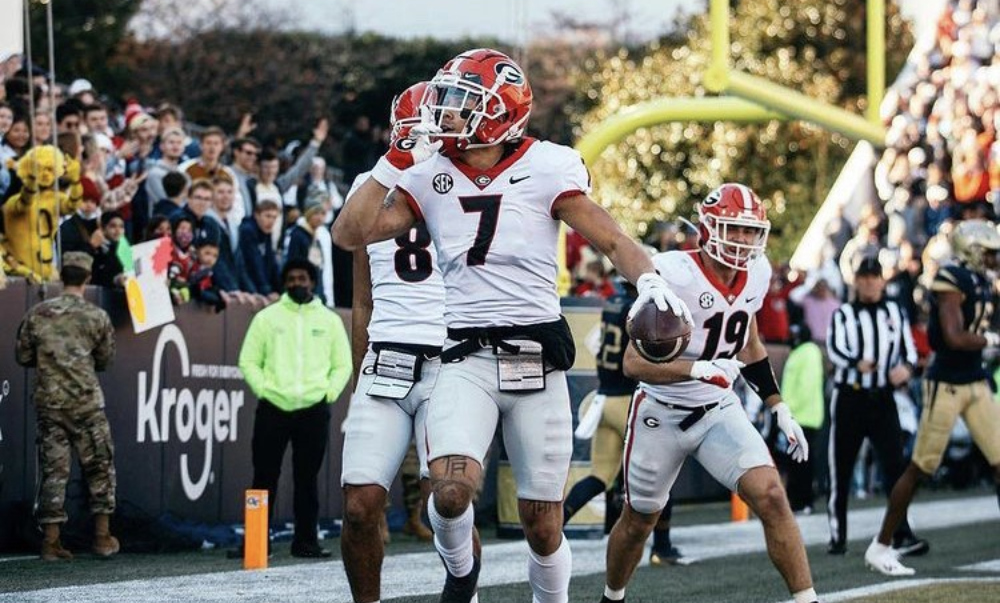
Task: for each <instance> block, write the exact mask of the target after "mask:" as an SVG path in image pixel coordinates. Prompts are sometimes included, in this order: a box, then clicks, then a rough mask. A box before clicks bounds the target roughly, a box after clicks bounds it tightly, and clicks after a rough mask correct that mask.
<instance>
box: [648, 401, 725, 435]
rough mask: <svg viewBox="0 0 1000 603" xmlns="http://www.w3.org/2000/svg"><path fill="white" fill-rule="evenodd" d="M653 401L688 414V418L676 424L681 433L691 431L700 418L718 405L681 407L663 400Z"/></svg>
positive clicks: (711, 403)
mask: <svg viewBox="0 0 1000 603" xmlns="http://www.w3.org/2000/svg"><path fill="white" fill-rule="evenodd" d="M653 400H654V401H656V402H657V403H659V404H662V405H664V406H666V407H667V408H669V409H670V410H680V411H682V412H686V413H688V416H686V417H684V420H682V421H681V422H680V423H678V424H677V426H678V427H680V428H681V431H687V430H688V429H691V427H692V426H693V425H694V424H695V423H697V422H698V421H700V420H701V418H702V417H704V416H705V415H706V414H708V411H710V410H712V409H713V408H715V407H716V406H718V405H719V403H718V402H710V403H708V404H703V405H701V406H681V405H680V404H672V403H670V402H664V401H663V400H658V399H656V398H653Z"/></svg>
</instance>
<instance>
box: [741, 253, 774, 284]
mask: <svg viewBox="0 0 1000 603" xmlns="http://www.w3.org/2000/svg"><path fill="white" fill-rule="evenodd" d="M773 272H774V269H773V268H771V262H770V261H769V260H768V259H767V258H766V257H765V256H763V255H762V256H760V257H758V258H757V259H756V260H754V261H753V263H752V264H750V266H748V267H747V277H748V280H749V281H750V283H751V284H752V285H753V286H754V287H757V288H762V289H763V290H764V291H767V290H768V289H769V288H770V287H771V274H772V273H773Z"/></svg>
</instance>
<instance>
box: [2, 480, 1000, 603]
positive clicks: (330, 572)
mask: <svg viewBox="0 0 1000 603" xmlns="http://www.w3.org/2000/svg"><path fill="white" fill-rule="evenodd" d="M882 513H883V509H882V508H875V509H862V510H856V511H851V512H850V515H849V522H850V524H849V525H850V533H851V534H852V535H853V536H854V538H855V539H856V541H855V542H854V544H853V546H854V547H856V548H857V549H858V552H860V551H862V550H863V548H864V547H865V546H866V544H867V542H868V539H869V538H870V537H871V536H872V535H873V534H874V533H875V532H876V530H877V529H878V524H879V522H880V521H881V518H882ZM910 520H911V522H912V524H913V526H914V528H915V529H916V530H917V531H918V533H919V530H929V529H934V528H944V527H949V526H957V525H963V524H971V523H981V522H995V521H996V520H997V503H996V497H994V496H982V497H975V498H966V499H956V500H947V501H935V502H926V503H916V504H914V505H912V506H911V507H910ZM799 525H800V526H801V529H802V534H803V537H804V538H805V541H806V543H807V544H809V545H813V544H821V543H825V542H826V541H827V540H828V539H829V530H828V528H827V522H826V515H825V514H819V515H813V516H809V517H800V518H799ZM672 539H673V542H674V544H676V545H677V546H678V547H680V548H681V550H682V551H683V552H684V554H685V555H687V556H690V557H694V558H697V559H707V558H714V557H724V556H729V555H738V554H743V553H753V552H763V551H764V536H763V530H762V529H761V526H760V523H759V522H756V521H750V522H747V523H742V524H730V523H723V524H710V525H698V526H689V527H679V528H675V529H674V531H673V534H672ZM570 545H571V547H572V549H573V575H574V576H583V575H590V574H599V573H602V572H603V571H604V552H605V546H606V540H573V541H570ZM390 550H391V549H390ZM526 559H527V544H525V543H524V542H523V541H519V542H504V543H496V544H489V545H486V546H484V547H483V570H482V574H481V576H480V581H479V583H480V585H481V586H492V585H499V584H514V583H520V582H526V581H527V579H528V576H527V563H526ZM857 563H861V560H860V555H859V556H858V560H857ZM382 576H383V578H382V593H383V595H384V597H383V599H384V600H387V599H392V598H395V597H404V596H416V595H429V594H435V593H439V592H440V590H441V584H442V582H443V577H444V572H443V571H442V566H441V562H440V560H439V559H438V557H437V554H436V553H434V552H433V551H431V550H428V551H427V552H422V553H409V554H406V555H391V556H389V557H387V558H386V560H385V566H384V569H383V572H382ZM904 582H906V581H893V582H892V583H891V584H889V585H886V586H885V588H890V587H891V586H893V585H898V584H903V583H904ZM917 582H920V581H917ZM920 583H923V582H920ZM879 587H881V586H879ZM846 592H854V591H846ZM845 597H846V595H845ZM350 600H351V599H350V592H349V590H348V588H347V580H346V578H345V577H344V568H343V564H342V563H341V562H340V561H330V562H326V563H309V564H303V565H294V566H284V567H279V568H274V569H268V570H263V571H250V572H245V571H231V572H219V573H210V574H196V575H186V576H176V577H164V578H150V579H144V580H130V581H126V582H111V583H102V584H88V585H84V586H66V587H59V588H47V589H41V590H35V591H29V592H17V593H7V594H0V603H14V602H17V603H57V602H63V601H72V602H73V603H105V602H107V603H117V602H121V603H126V602H128V603H152V602H153V601H177V602H189V601H202V602H222V601H239V602H240V603H253V602H257V601H260V602H261V603H263V602H272V601H279V602H280V603H311V602H313V601H324V602H325V603H349V602H350ZM835 600H840V599H834V598H830V597H826V596H824V601H835Z"/></svg>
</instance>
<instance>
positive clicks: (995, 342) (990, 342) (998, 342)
mask: <svg viewBox="0 0 1000 603" xmlns="http://www.w3.org/2000/svg"><path fill="white" fill-rule="evenodd" d="M983 337H985V338H986V347H987V348H1000V335H998V334H996V333H994V332H992V331H987V332H986V333H983Z"/></svg>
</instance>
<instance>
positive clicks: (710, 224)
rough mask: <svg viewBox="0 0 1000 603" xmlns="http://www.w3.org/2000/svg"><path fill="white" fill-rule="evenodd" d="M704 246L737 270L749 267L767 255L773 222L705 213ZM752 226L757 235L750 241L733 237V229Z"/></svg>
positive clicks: (709, 252) (702, 216) (713, 257)
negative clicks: (765, 253) (731, 234)
mask: <svg viewBox="0 0 1000 603" xmlns="http://www.w3.org/2000/svg"><path fill="white" fill-rule="evenodd" d="M699 221H700V222H701V226H702V228H701V236H702V248H703V249H704V250H705V253H707V254H708V256H709V257H711V258H712V259H714V260H715V261H717V262H719V263H720V264H722V265H724V266H728V267H729V268H733V269H735V270H743V271H746V270H749V269H750V264H752V263H753V262H754V261H755V260H756V259H757V258H759V257H761V256H762V255H764V251H765V250H766V248H767V236H768V234H769V233H770V231H771V223H770V222H769V221H761V220H756V219H749V218H728V217H722V216H716V215H712V214H705V213H703V214H702V215H701V217H700V220H699ZM739 227H743V228H751V229H753V230H754V233H755V235H754V237H753V238H752V240H751V241H750V242H749V243H744V242H742V241H734V240H732V238H731V237H730V229H732V228H739Z"/></svg>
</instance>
